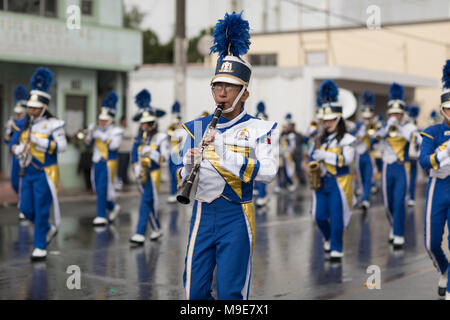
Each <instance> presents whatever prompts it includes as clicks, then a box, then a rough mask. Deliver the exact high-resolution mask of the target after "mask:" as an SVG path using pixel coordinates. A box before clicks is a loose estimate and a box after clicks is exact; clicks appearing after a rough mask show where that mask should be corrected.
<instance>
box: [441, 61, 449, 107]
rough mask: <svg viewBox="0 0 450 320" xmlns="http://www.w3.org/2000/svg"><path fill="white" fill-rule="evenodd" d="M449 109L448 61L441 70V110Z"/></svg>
mask: <svg viewBox="0 0 450 320" xmlns="http://www.w3.org/2000/svg"><path fill="white" fill-rule="evenodd" d="M443 108H450V60H447V62H446V63H445V66H444V68H443V70H442V93H441V109H443Z"/></svg>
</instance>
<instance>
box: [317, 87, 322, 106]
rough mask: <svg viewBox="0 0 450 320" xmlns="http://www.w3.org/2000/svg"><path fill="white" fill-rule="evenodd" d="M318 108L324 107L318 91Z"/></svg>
mask: <svg viewBox="0 0 450 320" xmlns="http://www.w3.org/2000/svg"><path fill="white" fill-rule="evenodd" d="M316 107H319V108H320V107H322V99H321V98H320V91H317V95H316Z"/></svg>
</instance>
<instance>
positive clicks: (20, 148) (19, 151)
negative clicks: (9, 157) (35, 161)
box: [14, 143, 25, 156]
mask: <svg viewBox="0 0 450 320" xmlns="http://www.w3.org/2000/svg"><path fill="white" fill-rule="evenodd" d="M24 148H25V145H24V144H23V143H20V144H18V145H16V146H15V147H14V154H15V155H16V156H20V155H21V154H22V152H23V149H24Z"/></svg>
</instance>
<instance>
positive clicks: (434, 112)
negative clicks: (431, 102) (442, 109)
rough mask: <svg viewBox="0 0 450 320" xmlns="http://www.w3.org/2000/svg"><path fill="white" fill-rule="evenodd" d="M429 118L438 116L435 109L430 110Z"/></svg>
mask: <svg viewBox="0 0 450 320" xmlns="http://www.w3.org/2000/svg"><path fill="white" fill-rule="evenodd" d="M430 118H433V119H436V118H439V114H438V113H437V111H436V110H433V111H431V113H430Z"/></svg>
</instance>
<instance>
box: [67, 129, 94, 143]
mask: <svg viewBox="0 0 450 320" xmlns="http://www.w3.org/2000/svg"><path fill="white" fill-rule="evenodd" d="M96 129H97V126H95V127H94V128H92V129H89V128H86V129H80V130H78V131H77V132H75V133H74V134H73V135H72V136H71V137H70V140H75V141H80V142H83V141H84V140H86V138H87V137H88V136H92V132H94V131H95V130H96Z"/></svg>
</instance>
